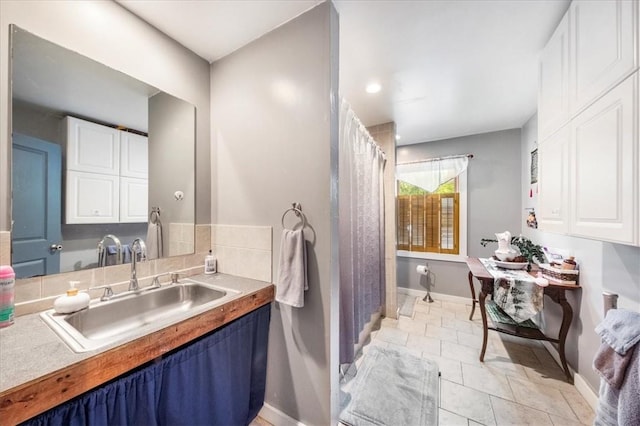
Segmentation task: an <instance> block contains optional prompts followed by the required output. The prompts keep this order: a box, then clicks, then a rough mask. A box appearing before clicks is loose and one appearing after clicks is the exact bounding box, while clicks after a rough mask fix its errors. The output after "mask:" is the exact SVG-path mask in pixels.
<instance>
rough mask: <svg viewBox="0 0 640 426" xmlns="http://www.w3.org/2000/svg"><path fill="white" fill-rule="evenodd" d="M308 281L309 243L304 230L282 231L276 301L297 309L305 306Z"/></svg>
mask: <svg viewBox="0 0 640 426" xmlns="http://www.w3.org/2000/svg"><path fill="white" fill-rule="evenodd" d="M308 289H309V283H308V281H307V243H306V241H305V239H304V232H303V230H302V229H298V230H293V231H292V230H289V229H285V230H283V231H282V237H281V238H280V262H279V264H278V282H277V287H276V301H278V302H280V303H285V304H287V305H291V306H293V307H295V308H302V307H303V306H304V291H305V290H308Z"/></svg>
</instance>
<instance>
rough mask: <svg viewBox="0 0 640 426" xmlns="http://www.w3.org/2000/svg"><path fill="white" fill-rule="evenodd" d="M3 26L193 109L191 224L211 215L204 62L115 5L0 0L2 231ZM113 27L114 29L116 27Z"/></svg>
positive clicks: (0, 224)
mask: <svg viewBox="0 0 640 426" xmlns="http://www.w3.org/2000/svg"><path fill="white" fill-rule="evenodd" d="M9 24H16V25H18V26H19V27H21V28H22V29H25V30H27V31H30V32H32V33H34V34H35V35H37V36H39V37H42V38H45V39H47V40H49V41H51V42H53V43H56V44H59V45H61V46H63V47H66V48H68V49H71V50H73V51H76V52H78V53H80V54H82V55H85V56H87V57H89V58H91V59H94V60H96V61H98V62H101V63H103V64H105V65H107V66H109V67H111V68H114V69H116V70H118V71H121V72H124V73H125V74H129V75H130V76H132V77H134V78H137V79H138V80H141V81H144V82H145V83H148V84H150V85H152V86H155V87H157V88H159V89H160V90H163V91H165V92H167V93H170V94H171V95H173V96H176V97H178V98H180V99H184V100H185V101H187V102H189V103H191V104H194V105H195V106H196V126H197V129H196V144H197V146H196V155H197V160H196V181H197V185H196V222H197V223H209V222H210V220H211V214H210V208H211V186H210V185H211V180H210V173H211V162H210V151H209V144H210V140H209V135H210V132H209V130H210V129H209V124H210V121H209V64H208V63H207V62H206V61H205V60H203V59H202V58H200V57H198V56H196V55H195V54H194V53H193V52H191V51H189V50H187V49H185V48H184V47H182V46H181V45H180V44H178V43H177V42H176V41H174V40H172V39H170V38H169V37H167V36H166V35H164V34H162V33H160V32H159V31H158V30H156V29H155V28H153V27H151V26H150V25H148V24H147V23H145V22H144V21H142V20H141V19H139V18H137V17H136V16H134V15H133V14H131V13H130V12H128V11H127V10H125V9H124V8H122V7H121V6H119V5H118V4H117V3H115V2H107V1H82V2H77V1H70V0H69V1H56V2H52V1H39V2H31V1H29V2H26V1H12V0H2V1H0V52H1V54H2V58H0V182H1V183H0V230H2V231H7V230H9V224H10V220H9V216H10V209H9V207H8V206H9V196H10V189H9V176H10V172H9V170H10V168H9V158H10V156H9V152H10V132H11V130H10V122H11V120H10V105H11V97H10V95H9V68H10V66H9V64H10V61H9V58H10V49H9ZM114 29H117V31H114Z"/></svg>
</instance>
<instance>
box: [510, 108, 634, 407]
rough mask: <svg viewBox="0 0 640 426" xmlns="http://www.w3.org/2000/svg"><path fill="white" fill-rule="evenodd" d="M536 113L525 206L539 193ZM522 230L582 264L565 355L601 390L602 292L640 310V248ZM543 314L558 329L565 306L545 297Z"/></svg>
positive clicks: (527, 142) (525, 139) (525, 162)
mask: <svg viewBox="0 0 640 426" xmlns="http://www.w3.org/2000/svg"><path fill="white" fill-rule="evenodd" d="M537 128H538V120H537V116H533V117H532V118H531V119H530V120H529V121H528V122H527V123H526V124H525V125H524V127H523V128H522V158H521V164H522V171H521V173H522V174H521V176H522V191H521V194H522V196H521V202H522V208H523V209H524V208H528V207H532V208H535V207H537V205H538V196H537V193H536V191H535V188H534V191H533V193H532V196H531V197H530V196H529V189H530V184H529V182H530V179H529V173H530V161H531V158H530V155H531V154H530V153H531V151H533V150H534V149H535V148H536V146H537V144H536V142H537ZM522 234H523V235H525V236H527V237H529V238H531V240H532V241H534V242H536V243H537V244H540V245H543V246H547V247H557V248H562V249H566V250H570V251H571V252H572V253H573V255H574V256H575V257H576V260H577V262H578V263H579V265H580V286H581V287H582V288H581V289H580V290H579V291H572V292H567V293H568V294H567V299H568V300H569V303H570V304H571V306H572V307H573V322H572V325H571V330H570V331H569V335H568V336H567V344H566V355H567V361H568V363H569V365H571V367H572V368H574V369H575V370H576V371H577V372H578V373H579V374H580V376H582V377H583V378H584V379H585V381H586V382H587V383H588V384H589V386H590V387H591V388H592V390H593V391H594V392H595V393H596V394H597V390H598V386H599V376H598V375H597V373H595V372H594V371H593V368H592V363H593V357H594V356H595V354H596V351H597V350H598V348H599V346H600V338H599V336H598V335H596V334H595V332H594V328H595V327H596V325H597V324H598V323H599V322H600V321H602V318H603V307H602V305H603V303H602V292H603V291H610V292H613V293H617V294H619V295H620V299H619V300H618V306H619V307H621V308H626V309H631V310H635V311H640V248H639V247H631V246H625V245H622V244H613V243H607V242H602V241H595V240H588V239H585V238H576V237H570V236H566V235H560V234H553V233H549V232H543V231H541V230H538V229H532V228H528V227H527V226H526V225H523V226H522ZM547 300H548V299H545V310H544V315H543V323H544V330H545V331H546V332H548V333H549V334H551V335H554V334H555V333H557V330H559V327H560V322H561V320H562V311H561V310H560V308H559V307H557V305H555V304H553V303H547Z"/></svg>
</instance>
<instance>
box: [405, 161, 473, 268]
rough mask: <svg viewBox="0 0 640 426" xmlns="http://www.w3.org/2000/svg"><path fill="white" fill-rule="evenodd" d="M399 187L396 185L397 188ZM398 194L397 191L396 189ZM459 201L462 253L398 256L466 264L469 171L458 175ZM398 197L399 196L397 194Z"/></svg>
mask: <svg viewBox="0 0 640 426" xmlns="http://www.w3.org/2000/svg"><path fill="white" fill-rule="evenodd" d="M397 187H398V185H396V188H397ZM396 192H397V189H396ZM458 194H460V195H459V198H458V201H459V202H460V212H459V217H458V220H459V221H460V223H459V226H460V227H459V232H460V237H459V240H458V244H459V247H460V253H458V254H446V253H431V252H417V251H408V250H396V256H398V257H407V258H413V259H426V260H442V261H445V262H466V261H467V196H468V191H467V170H465V171H464V172H462V173H460V174H459V175H458ZM396 195H397V194H396Z"/></svg>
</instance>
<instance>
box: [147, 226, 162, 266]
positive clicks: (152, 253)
mask: <svg viewBox="0 0 640 426" xmlns="http://www.w3.org/2000/svg"><path fill="white" fill-rule="evenodd" d="M161 257H162V224H161V223H160V220H156V222H155V223H154V222H149V225H148V227H147V259H149V260H151V259H158V258H161Z"/></svg>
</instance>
